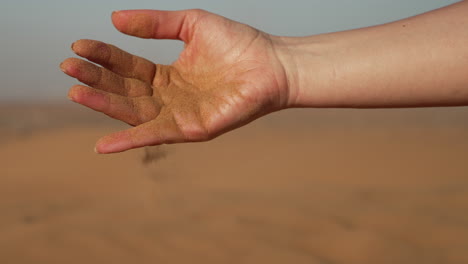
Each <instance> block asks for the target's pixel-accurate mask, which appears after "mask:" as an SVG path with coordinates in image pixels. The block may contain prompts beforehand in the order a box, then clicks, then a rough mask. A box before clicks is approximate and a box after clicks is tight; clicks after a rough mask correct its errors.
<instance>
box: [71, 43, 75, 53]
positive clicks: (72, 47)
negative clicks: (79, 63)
mask: <svg viewBox="0 0 468 264" xmlns="http://www.w3.org/2000/svg"><path fill="white" fill-rule="evenodd" d="M75 43H76V41H75V42H73V43H72V44H71V50H72V51H73V52H75V49H74V47H75Z"/></svg>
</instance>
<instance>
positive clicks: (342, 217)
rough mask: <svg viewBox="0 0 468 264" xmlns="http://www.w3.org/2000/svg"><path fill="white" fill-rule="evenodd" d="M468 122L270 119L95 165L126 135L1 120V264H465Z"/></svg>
mask: <svg viewBox="0 0 468 264" xmlns="http://www.w3.org/2000/svg"><path fill="white" fill-rule="evenodd" d="M467 120H468V110H467V109H464V108H452V109H440V110H432V109H426V110H393V111H389V110H386V111H381V110H379V111H336V110H294V111H286V112H283V113H277V114H275V115H272V116H270V117H268V118H264V119H261V120H259V121H257V122H254V123H252V124H250V125H249V126H247V127H245V128H242V129H239V130H237V131H235V132H232V133H229V134H226V135H224V136H221V137H220V138H217V139H215V140H213V141H211V142H207V143H196V144H182V145H171V146H162V147H153V148H147V149H139V150H134V151H129V152H126V153H122V154H116V155H110V156H99V155H96V154H94V152H93V151H92V150H93V146H94V142H95V140H96V139H97V138H99V137H100V136H101V135H104V134H105V133H109V132H111V131H115V130H117V129H122V128H124V126H122V125H119V124H118V123H116V122H112V121H108V120H107V118H104V117H102V116H100V115H98V114H95V113H92V112H91V111H87V110H84V109H82V108H77V107H69V106H67V107H64V106H38V105H36V106H26V105H24V106H11V105H10V106H6V105H4V106H1V107H0V138H2V140H1V141H0V162H1V166H0V213H1V217H0V263H326V264H328V263H360V264H361V263H382V264H385V263H392V264H394V263H411V264H413V263H468V254H466V252H467V250H468V163H467V162H466V160H467V157H468V137H467V135H468V122H467Z"/></svg>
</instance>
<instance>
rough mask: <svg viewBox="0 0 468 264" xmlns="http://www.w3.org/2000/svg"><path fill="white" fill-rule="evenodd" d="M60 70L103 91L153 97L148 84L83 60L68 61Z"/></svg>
mask: <svg viewBox="0 0 468 264" xmlns="http://www.w3.org/2000/svg"><path fill="white" fill-rule="evenodd" d="M60 68H61V69H62V71H63V72H65V73H66V74H68V75H69V76H71V77H74V78H77V79H78V80H79V81H80V82H82V83H84V84H87V85H89V86H92V87H93V88H96V89H100V90H103V91H107V92H111V93H115V94H118V95H122V96H130V97H137V96H151V95H152V93H153V89H152V87H151V85H150V84H148V83H145V82H143V81H140V80H137V79H131V78H123V77H122V76H120V75H118V74H115V73H113V72H111V71H109V70H107V69H104V68H101V67H98V66H97V65H95V64H92V63H89V62H87V61H84V60H81V59H77V58H69V59H66V60H65V61H64V62H63V63H62V64H61V65H60Z"/></svg>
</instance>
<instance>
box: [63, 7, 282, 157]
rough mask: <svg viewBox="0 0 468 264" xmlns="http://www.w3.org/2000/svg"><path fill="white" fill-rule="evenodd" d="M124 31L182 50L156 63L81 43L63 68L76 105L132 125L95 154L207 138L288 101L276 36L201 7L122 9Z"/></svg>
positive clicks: (117, 18) (119, 20)
mask: <svg viewBox="0 0 468 264" xmlns="http://www.w3.org/2000/svg"><path fill="white" fill-rule="evenodd" d="M112 21H113V23H114V25H115V27H116V28H117V29H118V30H119V31H121V32H122V33H125V34H129V35H132V36H136V37H141V38H155V39H178V40H182V41H184V42H185V48H184V50H183V52H182V53H181V54H180V56H179V58H178V60H177V61H175V62H174V63H173V64H172V65H157V64H153V63H152V62H150V61H148V60H146V59H144V58H141V57H137V56H134V55H131V54H128V53H126V52H125V51H122V50H120V49H118V48H116V47H114V46H112V45H109V44H105V43H102V42H99V41H94V40H79V41H77V42H75V43H74V44H73V46H72V49H73V51H74V52H75V53H76V54H77V55H79V56H81V57H84V58H86V59H88V60H90V61H92V62H95V63H97V64H100V65H102V66H103V67H99V66H97V65H95V64H92V63H90V62H87V61H85V60H81V59H77V58H70V59H67V60H65V61H64V62H63V63H62V64H61V69H62V70H63V71H64V72H65V73H66V74H68V75H70V76H72V77H75V78H77V79H78V80H79V81H81V82H83V83H84V84H86V85H89V86H91V87H88V86H82V85H76V86H73V87H72V88H71V89H70V92H69V97H70V99H71V100H73V101H74V102H77V103H80V104H82V105H84V106H87V107H90V108H92V109H94V110H97V111H99V112H103V113H105V114H107V115H109V116H110V117H113V118H116V119H119V120H122V121H124V122H126V123H128V124H130V125H132V126H135V127H133V128H130V129H128V130H125V131H121V132H117V133H114V134H111V135H108V136H105V137H103V138H102V139H100V140H99V141H98V142H97V144H96V151H97V152H98V153H114V152H121V151H125V150H129V149H132V148H138V147H143V146H150V145H159V144H167V143H178V142H193V141H205V140H209V139H212V138H214V137H216V136H218V135H220V134H222V133H225V132H227V131H229V130H232V129H234V128H237V127H240V126H242V125H245V124H247V123H249V122H250V121H252V120H254V119H256V118H258V117H260V116H262V115H265V114H267V113H270V112H273V111H277V110H280V109H282V108H285V107H286V106H287V104H288V100H289V98H288V80H287V77H286V73H285V69H284V67H283V65H282V63H281V61H280V59H279V58H278V55H277V51H276V49H275V42H276V41H277V40H276V39H275V37H273V36H270V35H268V34H266V33H264V32H261V31H259V30H256V29H254V28H252V27H249V26H247V25H244V24H240V23H237V22H234V21H231V20H228V19H226V18H224V17H221V16H218V15H215V14H211V13H208V12H206V11H202V10H187V11H151V10H134V11H118V12H114V14H113V15H112Z"/></svg>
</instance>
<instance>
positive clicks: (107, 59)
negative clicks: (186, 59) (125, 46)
mask: <svg viewBox="0 0 468 264" xmlns="http://www.w3.org/2000/svg"><path fill="white" fill-rule="evenodd" d="M72 50H73V51H74V52H75V53H76V54H77V55H78V56H81V57H84V58H86V59H88V60H90V61H92V62H95V63H97V64H100V65H102V66H104V67H105V68H107V69H109V70H111V71H113V72H115V73H117V74H119V75H122V76H123V77H128V78H135V79H139V80H142V81H145V82H148V83H151V82H152V81H153V78H154V74H155V73H156V65H155V64H154V63H152V62H151V61H149V60H147V59H144V58H141V57H138V56H135V55H132V54H130V53H128V52H126V51H123V50H121V49H119V48H117V47H115V46H113V45H110V44H106V43H104V42H100V41H96V40H89V39H81V40H78V41H76V42H75V43H73V45H72Z"/></svg>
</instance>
